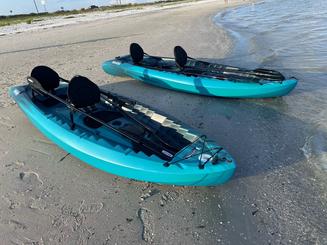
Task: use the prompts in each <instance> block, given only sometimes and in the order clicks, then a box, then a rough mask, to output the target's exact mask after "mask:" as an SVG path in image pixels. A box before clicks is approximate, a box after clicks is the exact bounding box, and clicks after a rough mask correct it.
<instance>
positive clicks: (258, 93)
mask: <svg viewBox="0 0 327 245" xmlns="http://www.w3.org/2000/svg"><path fill="white" fill-rule="evenodd" d="M174 53H175V58H165V57H158V56H150V55H147V54H145V53H144V52H143V49H142V48H141V47H140V46H139V45H137V44H132V45H131V48H130V54H129V55H125V56H122V57H116V58H115V59H113V60H109V61H106V62H104V63H103V65H102V68H103V70H104V71H105V72H106V73H108V74H110V75H114V76H128V77H131V78H133V79H136V80H140V81H143V82H145V83H148V84H151V85H155V86H158V87H162V88H166V89H171V90H176V91H183V92H187V93H193V94H200V95H207V96H218V97H227V98H269V97H278V96H283V95H286V94H288V93H289V92H290V91H292V90H293V89H294V88H295V86H296V84H297V80H296V79H295V78H294V77H292V78H289V79H286V78H285V77H284V76H283V75H282V74H281V73H279V72H278V71H274V70H268V69H256V70H246V69H242V68H238V67H232V66H226V65H221V64H215V63H209V62H205V61H200V60H196V59H193V58H190V57H188V56H187V54H186V52H185V51H184V50H183V49H182V48H181V47H179V46H177V47H175V52H174Z"/></svg>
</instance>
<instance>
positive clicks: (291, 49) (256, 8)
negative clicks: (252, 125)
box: [215, 0, 327, 170]
mask: <svg viewBox="0 0 327 245" xmlns="http://www.w3.org/2000/svg"><path fill="white" fill-rule="evenodd" d="M215 22H216V23H217V24H218V25H222V26H223V27H224V28H225V29H227V30H228V31H229V32H230V34H231V36H232V37H233V39H234V44H235V49H234V50H233V51H232V53H231V54H230V55H229V56H228V57H227V58H226V59H225V60H224V62H225V63H229V64H233V65H238V66H243V67H249V68H256V67H266V68H272V69H277V70H279V71H281V72H283V73H284V74H285V75H286V76H295V77H297V78H298V79H299V85H298V86H297V88H296V89H295V90H294V92H292V93H291V95H289V96H286V97H284V98H283V99H282V100H283V104H284V105H285V104H286V105H287V110H286V111H285V106H284V108H283V113H285V114H287V115H288V116H292V117H295V118H297V119H299V120H301V121H303V123H304V124H308V126H309V128H310V130H309V131H310V135H308V136H307V138H306V143H305V145H304V146H303V148H302V150H303V152H304V154H305V156H306V157H307V159H308V161H309V162H310V163H316V164H317V166H319V167H321V168H322V169H324V170H327V100H326V98H327V2H326V1H325V0H315V1H307V0H287V1H285V0H267V1H262V2H257V3H253V4H249V5H246V6H241V7H238V8H235V9H230V10H227V11H225V12H223V13H219V14H218V15H217V16H216V17H215ZM267 104H269V103H267ZM268 106H269V105H268ZM277 109H281V108H277Z"/></svg>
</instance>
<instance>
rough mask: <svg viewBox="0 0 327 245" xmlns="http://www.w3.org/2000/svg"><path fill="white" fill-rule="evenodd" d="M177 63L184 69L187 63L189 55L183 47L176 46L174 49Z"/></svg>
mask: <svg viewBox="0 0 327 245" xmlns="http://www.w3.org/2000/svg"><path fill="white" fill-rule="evenodd" d="M174 56H175V62H176V64H177V66H178V67H180V68H184V67H185V65H186V63H187V58H188V56H187V53H186V51H185V50H184V49H183V48H182V47H181V46H176V47H175V48H174Z"/></svg>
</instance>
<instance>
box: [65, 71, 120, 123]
mask: <svg viewBox="0 0 327 245" xmlns="http://www.w3.org/2000/svg"><path fill="white" fill-rule="evenodd" d="M67 95H68V99H69V102H70V103H72V104H73V105H74V106H75V107H76V108H79V109H80V108H87V107H92V106H93V107H94V106H95V105H96V104H98V103H99V102H100V99H101V92H100V89H99V87H98V85H96V84H95V83H93V82H92V81H91V80H89V79H88V78H87V77H83V76H75V77H73V78H72V79H71V81H70V82H69V84H68V90H67ZM95 108H96V106H95ZM88 114H89V115H90V116H92V117H94V118H96V119H99V120H100V121H102V122H104V123H108V122H110V121H112V120H115V119H117V118H119V117H121V116H122V115H121V113H119V112H116V111H108V110H97V109H94V111H91V112H88ZM83 121H84V124H85V125H86V126H88V127H90V128H99V127H101V126H102V124H101V123H99V122H98V121H96V120H94V119H92V118H91V117H88V116H86V117H84V119H83Z"/></svg>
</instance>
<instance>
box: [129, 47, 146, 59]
mask: <svg viewBox="0 0 327 245" xmlns="http://www.w3.org/2000/svg"><path fill="white" fill-rule="evenodd" d="M129 52H130V55H131V57H132V60H133V62H134V63H135V64H138V63H140V62H141V61H142V60H143V57H144V51H143V49H142V47H141V46H140V45H139V44H137V43H131V45H130V46H129Z"/></svg>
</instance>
